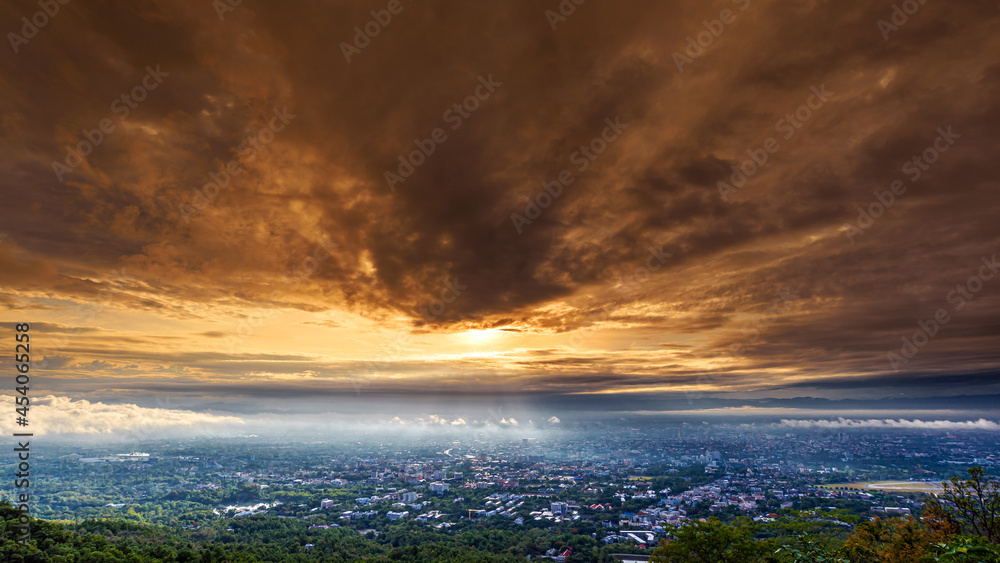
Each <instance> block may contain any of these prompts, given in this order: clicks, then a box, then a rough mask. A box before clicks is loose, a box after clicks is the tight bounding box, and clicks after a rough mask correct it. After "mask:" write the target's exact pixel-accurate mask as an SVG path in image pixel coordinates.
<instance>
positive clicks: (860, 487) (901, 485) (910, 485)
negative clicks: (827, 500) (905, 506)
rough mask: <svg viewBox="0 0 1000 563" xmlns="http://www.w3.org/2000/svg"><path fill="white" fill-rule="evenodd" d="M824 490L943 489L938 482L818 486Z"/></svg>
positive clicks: (915, 490) (907, 490)
mask: <svg viewBox="0 0 1000 563" xmlns="http://www.w3.org/2000/svg"><path fill="white" fill-rule="evenodd" d="M820 487H822V488H824V489H845V488H846V489H857V490H861V491H866V490H867V491H885V492H903V493H941V492H944V488H943V487H942V486H941V483H939V482H926V481H868V482H863V483H837V484H833V485H820Z"/></svg>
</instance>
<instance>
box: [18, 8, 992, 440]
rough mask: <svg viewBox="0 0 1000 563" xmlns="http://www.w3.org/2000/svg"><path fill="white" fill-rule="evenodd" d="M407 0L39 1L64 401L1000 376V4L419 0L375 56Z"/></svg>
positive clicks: (33, 189)
mask: <svg viewBox="0 0 1000 563" xmlns="http://www.w3.org/2000/svg"><path fill="white" fill-rule="evenodd" d="M387 4H389V3H388V2H380V1H372V2H356V1H355V2H343V1H311V2H305V1H301V0H291V1H284V2H280V3H277V2H263V1H260V0H244V1H243V2H242V3H241V4H239V5H236V6H234V7H232V9H229V7H228V6H227V5H226V4H223V3H222V2H221V1H219V2H215V3H214V4H213V2H211V1H210V0H197V1H186V0H185V1H177V0H140V1H134V2H70V3H69V4H67V5H60V11H59V13H57V14H56V15H55V16H53V17H51V18H43V17H42V16H38V17H37V18H36V20H37V21H40V22H44V23H45V25H43V26H41V27H40V28H39V29H37V32H36V33H33V31H34V30H33V29H32V27H31V26H30V25H29V26H25V22H24V21H23V20H22V19H21V18H22V17H28V18H29V20H30V19H31V17H32V15H33V14H35V13H36V12H38V11H39V7H38V5H37V4H36V3H35V2H31V1H27V0H14V1H12V2H5V3H4V4H3V7H2V8H0V21H2V22H3V26H2V29H3V31H4V32H5V33H7V32H11V33H13V34H16V35H11V34H8V35H7V43H8V44H7V45H4V48H3V49H2V50H4V53H3V55H2V56H0V91H2V94H3V95H2V96H0V120H2V127H0V150H2V155H3V156H2V158H0V167H2V170H0V172H2V173H0V196H2V202H3V203H2V206H0V320H2V321H3V322H4V326H5V327H7V331H6V332H5V333H4V334H7V335H8V338H9V341H12V340H13V338H12V334H13V332H12V330H10V329H11V326H12V323H14V322H31V323H32V328H31V334H32V347H33V350H32V352H33V353H34V356H33V359H34V361H35V362H36V364H37V366H36V368H35V372H34V373H35V374H36V383H35V385H36V386H37V387H38V390H39V392H44V393H51V394H52V395H53V397H55V398H53V399H51V401H55V402H54V403H52V404H53V405H57V404H59V403H58V401H60V400H64V399H65V398H69V399H70V400H73V401H76V402H75V403H73V404H75V405H77V406H78V407H80V408H84V407H86V408H93V407H94V405H100V404H104V403H99V402H98V403H93V402H91V403H81V402H79V401H87V400H89V401H104V402H105V403H113V402H126V403H139V402H142V401H146V402H147V407H150V408H152V407H155V405H154V404H152V403H151V402H150V401H151V399H150V397H162V396H173V397H183V396H199V397H201V398H202V400H203V401H206V403H205V404H209V403H211V404H215V405H216V406H219V407H220V408H222V407H225V406H226V405H228V406H229V407H233V405H235V404H238V403H239V402H240V401H241V400H243V399H245V398H248V397H256V398H258V399H259V398H262V397H264V398H266V397H273V398H274V400H275V401H284V402H285V403H284V404H285V407H287V408H294V407H289V406H288V405H289V404H292V402H294V401H295V400H296V398H310V399H312V400H319V399H321V398H322V397H325V396H330V397H333V396H346V397H377V396H380V394H392V395H393V396H397V397H404V398H405V397H409V396H412V397H417V396H422V397H426V396H434V397H451V396H465V395H476V394H480V395H481V394H487V395H489V394H512V395H521V396H532V395H535V396H543V395H544V396H567V395H572V396H577V397H582V396H584V395H588V396H589V397H588V399H587V400H588V401H591V402H590V403H588V404H594V405H597V404H598V403H599V401H597V400H596V399H594V397H593V396H594V395H599V396H603V397H607V398H608V399H607V400H609V401H614V402H615V405H617V406H622V405H627V404H628V401H623V400H622V399H623V398H622V395H625V396H626V398H627V397H631V396H634V397H636V398H637V400H638V398H639V397H650V396H657V394H674V396H687V397H691V396H693V395H694V396H697V397H699V398H701V397H722V396H726V397H746V398H753V397H756V398H765V397H772V398H777V397H798V396H812V397H828V398H846V397H850V398H871V399H877V398H881V397H941V396H946V395H974V394H975V395H980V394H986V393H996V392H998V391H1000V385H998V382H1000V380H998V379H997V373H998V372H1000V346H998V335H1000V278H998V279H996V280H990V279H987V278H991V277H992V276H993V275H994V273H993V271H992V270H991V269H990V268H989V267H987V266H986V264H989V263H990V262H991V260H992V259H993V257H994V256H995V255H996V254H997V253H998V251H1000V222H998V218H997V209H998V205H997V203H996V202H997V196H998V194H1000V180H998V177H1000V174H998V173H1000V165H998V160H997V150H998V148H1000V147H998V144H997V141H998V137H997V131H998V130H1000V108H998V105H997V102H996V100H998V99H1000V35H998V34H997V33H996V29H997V28H998V26H1000V5H998V4H997V3H996V2H995V1H994V0H962V1H959V2H944V1H942V0H929V1H928V2H926V3H924V4H922V5H918V4H917V3H916V2H907V3H903V4H905V8H906V9H907V10H909V11H911V12H912V11H913V8H915V7H917V6H919V9H918V10H917V11H916V12H914V13H912V14H909V15H907V14H906V13H905V12H903V11H898V13H895V14H894V5H893V3H892V2H891V1H888V0H878V1H875V2H861V1H855V2H834V1H832V0H830V1H824V0H803V1H780V0H779V1H767V0H749V1H747V0H738V1H729V0H725V1H722V0H719V1H714V2H707V3H706V2H701V1H694V0H679V1H674V2H660V1H652V0H648V1H647V0H634V1H629V2H608V1H602V0H589V1H588V2H585V3H583V4H582V5H580V6H577V7H576V8H575V12H574V13H571V14H568V15H567V16H566V17H559V18H557V17H555V15H554V14H557V13H558V11H559V10H560V4H559V3H558V2H557V1H556V0H544V1H536V0H524V1H521V0H515V1H509V2H501V3H496V2H490V3H482V2H459V1H457V0H456V1H435V0H418V1H416V2H411V1H410V0H402V2H401V4H400V5H399V6H401V7H402V11H401V12H399V13H397V14H395V15H394V16H392V19H391V21H390V22H389V23H388V25H386V26H385V27H384V28H382V29H381V30H380V31H379V32H378V35H377V36H376V37H374V38H371V39H370V41H367V44H364V43H360V42H359V44H361V45H363V47H362V48H360V49H353V52H351V53H349V58H350V61H348V60H347V58H348V57H345V48H346V47H345V46H344V45H343V43H345V42H348V43H353V42H354V41H355V36H356V35H357V31H356V30H355V27H356V26H358V27H362V28H363V27H364V26H365V25H366V23H368V22H369V21H371V20H372V15H371V14H370V12H371V11H372V10H376V11H379V10H384V9H385V8H386V6H387ZM903 4H900V5H901V6H902V5H903ZM570 5H571V3H570V2H568V1H566V2H563V7H562V9H563V10H565V11H566V12H569V9H568V6H570ZM223 7H225V9H223ZM547 10H551V11H552V12H551V13H549V14H547V13H546V11H547ZM724 10H727V11H726V12H724ZM720 17H721V18H724V19H725V20H726V23H721V22H719V23H713V20H718V19H720ZM893 18H895V19H893ZM46 19H48V20H49V21H47V22H45V20H46ZM880 20H882V22H883V23H881V24H880ZM904 20H905V21H904ZM706 22H707V23H706ZM893 22H895V24H897V25H891V24H892V23H893ZM375 27H378V26H375V24H372V25H371V26H369V28H370V29H375ZM24 28H26V29H24ZM553 28H554V29H553ZM709 28H714V29H715V32H716V35H717V36H716V35H712V32H711V31H708V29H709ZM699 34H700V39H701V40H702V41H703V43H705V44H708V43H709V40H711V41H710V42H711V44H710V45H708V47H705V48H702V47H698V46H695V45H694V44H693V43H691V42H692V41H697V40H698V39H699ZM20 35H23V38H19V37H17V36H20ZM29 36H30V37H29ZM689 38H691V39H689ZM15 51H16V52H15ZM685 57H686V58H685ZM150 70H152V71H156V73H157V75H156V77H147V74H148V73H149V72H150ZM144 80H145V83H146V86H147V87H148V86H150V85H152V86H154V88H152V89H147V88H144V87H143V86H142V84H143V83H144ZM484 82H485V83H487V84H490V86H489V88H487V87H486V86H484V85H482V84H483V83H484ZM133 91H135V92H137V93H138V96H137V98H143V99H142V101H131V100H130V101H129V102H130V103H131V104H132V105H134V106H135V107H129V106H128V105H126V104H125V102H122V101H118V102H116V100H120V98H121V97H122V96H123V95H126V94H129V93H130V92H133ZM477 92H478V93H479V94H480V96H481V98H485V99H482V100H468V102H467V103H468V104H470V107H475V110H474V111H472V112H471V113H469V112H465V110H462V112H465V113H464V115H465V117H462V116H461V114H459V113H457V112H454V110H452V112H451V113H448V110H450V109H452V108H453V106H454V105H455V104H456V103H463V101H464V100H466V98H468V97H469V96H475V95H476V93H477ZM814 92H821V93H823V97H822V98H820V97H817V95H816V94H815V93H814ZM129 95H130V94H129ZM807 103H811V104H812V108H811V109H806V108H802V107H801V106H803V105H804V104H807ZM125 109H128V112H127V116H126V112H125ZM796 111H798V117H795V113H796ZM278 114H282V115H284V116H285V117H284V121H281V120H279V119H276V115H278ZM788 114H792V116H791V118H790V119H789V117H787V115H788ZM456 116H459V117H456ZM102 120H107V121H104V122H103V123H104V124H105V126H106V127H107V126H113V127H114V130H113V131H111V132H108V133H104V134H103V139H101V141H100V142H99V143H97V146H96V147H93V149H92V150H90V147H89V146H88V142H87V141H86V139H87V136H86V135H85V133H84V131H90V130H93V129H95V128H98V127H100V126H101V123H102ZM792 121H794V122H795V126H791V125H789V124H790V123H791V122H792ZM609 122H610V123H615V122H617V123H619V124H620V125H619V126H618V130H617V131H612V130H611V129H609V128H608V125H607V123H609ZM271 124H273V125H275V126H276V128H280V130H279V131H277V132H276V133H274V134H273V135H272V134H271V133H270V131H268V132H267V133H264V136H263V137H262V138H263V141H259V140H258V141H255V142H256V143H257V149H255V150H254V151H253V154H252V155H251V153H250V151H248V150H246V149H247V147H248V146H251V145H247V144H246V143H245V142H244V141H245V139H246V138H247V137H248V136H258V135H259V132H260V131H261V129H262V128H266V127H268V126H269V125H271ZM437 128H440V129H442V132H443V133H444V134H445V135H446V139H445V140H444V141H443V142H442V143H440V144H438V145H437V146H436V148H435V150H434V153H433V154H431V155H430V156H428V157H426V158H421V159H420V160H422V162H421V163H420V164H419V165H418V166H416V167H414V168H415V169H414V170H413V172H412V174H409V176H408V177H407V178H405V181H402V182H394V185H393V188H392V189H390V187H389V185H388V184H387V180H386V172H387V171H389V172H394V173H399V166H400V163H399V157H400V155H408V154H409V153H410V152H411V151H413V150H416V148H417V147H416V145H415V144H414V140H415V139H418V140H419V139H427V138H430V137H432V135H433V132H434V130H435V129H437ZM602 134H604V135H605V137H606V138H608V139H610V138H614V139H615V140H614V141H612V142H610V143H607V144H606V146H605V143H603V141H602V142H597V143H595V144H594V145H593V146H595V147H596V149H597V150H601V149H602V148H603V153H601V154H599V155H598V154H594V155H593V156H594V157H595V158H594V160H593V161H592V162H591V161H589V160H587V163H588V166H587V168H586V169H585V170H581V168H582V166H581V164H580V163H581V162H583V161H581V157H580V155H579V154H576V155H574V153H576V151H578V150H579V149H580V147H581V145H591V143H592V141H593V140H594V139H595V138H598V137H600V136H601V135H602ZM96 135H97V133H91V134H90V136H91V137H92V138H94V139H96V138H97V137H96ZM942 135H946V136H944V137H942ZM272 137H273V138H272ZM439 138H440V137H439ZM258 139H260V137H258ZM267 141H269V142H267ZM81 143H82V144H81ZM935 143H937V146H938V148H939V149H940V148H944V149H947V150H946V151H945V152H940V153H938V152H935V150H933V149H932V150H930V151H929V152H927V153H926V154H927V156H928V157H929V160H934V161H935V162H933V164H929V163H927V164H925V163H923V162H921V163H920V166H919V167H918V165H917V164H914V163H912V159H913V158H914V156H918V155H923V154H925V151H927V150H928V149H929V148H932V147H934V146H935ZM78 144H81V145H80V146H82V147H83V149H84V152H87V153H89V154H87V155H86V156H82V158H79V159H78V158H77V156H76V155H70V151H71V150H72V149H70V148H68V147H72V146H76V145H78ZM762 147H769V148H771V149H772V151H771V152H770V153H767V152H766V151H764V150H762ZM748 150H749V151H751V153H755V154H757V155H758V157H759V156H760V155H763V154H765V153H766V154H767V158H768V161H767V163H766V164H764V165H762V166H760V167H759V169H758V170H756V171H752V174H751V175H750V177H749V179H747V180H746V181H745V183H744V182H742V178H736V180H737V181H740V185H739V187H738V189H732V190H731V189H729V188H728V187H727V186H725V185H720V182H727V183H732V181H733V178H732V176H733V171H732V169H731V167H732V166H734V165H735V166H737V167H739V166H742V165H743V163H744V161H746V160H747V159H749V158H750V153H748V152H747V151H748ZM908 161H909V162H911V164H909V165H908V166H907V162H908ZM229 162H233V163H234V164H231V165H230V166H231V167H233V168H235V167H236V166H237V164H235V163H238V167H239V168H238V170H239V174H237V175H236V176H234V177H232V178H230V179H229V180H228V182H227V183H226V185H225V186H223V187H222V189H221V190H219V191H218V193H217V194H216V193H215V192H213V191H209V192H208V193H206V192H205V191H204V186H205V185H206V184H207V183H209V182H210V181H211V180H212V177H211V175H213V174H214V175H216V176H221V171H223V170H224V169H225V167H226V165H227V163H229ZM55 163H58V165H56V166H54V164H55ZM564 170H565V171H567V172H566V173H564V178H572V183H571V184H568V185H566V186H565V187H564V188H562V191H561V193H560V192H558V191H556V190H554V191H555V193H558V194H559V195H558V197H555V198H549V197H547V195H544V196H541V197H539V194H542V193H544V192H543V190H544V184H551V183H552V182H554V181H556V180H557V179H558V178H559V176H560V173H561V172H562V171H564ZM747 170H751V168H750V166H749V165H747ZM918 171H919V177H917V172H918ZM406 172H408V171H406ZM896 180H900V181H901V182H902V183H901V184H895V185H896V187H897V189H900V188H905V190H906V191H905V192H903V193H902V194H901V195H895V196H893V197H894V199H895V201H894V202H893V203H892V205H891V206H890V207H889V209H888V210H884V208H882V207H880V206H881V204H875V205H873V203H874V202H877V201H878V200H877V199H876V196H875V195H873V192H885V193H886V194H889V193H891V192H889V190H890V188H891V187H892V186H893V185H894V184H893V183H894V181H896ZM733 187H734V188H736V186H735V185H734V186H733ZM720 188H721V189H720ZM198 190H202V191H201V193H200V194H199V192H198ZM882 197H883V199H885V201H888V199H887V198H888V197H889V196H888V195H883V196H882ZM529 202H537V203H541V204H543V205H545V206H546V207H545V208H544V209H542V208H538V209H535V208H533V207H531V206H529ZM859 206H862V207H864V208H866V209H869V208H870V209H872V210H873V213H875V214H876V215H879V216H878V218H875V219H873V221H871V222H868V220H867V218H863V220H862V226H863V227H864V229H861V228H859V227H858V226H857V225H858V221H859ZM883 211H884V213H883ZM537 212H540V215H538V214H537ZM515 215H516V216H515ZM521 217H523V218H524V220H521ZM852 226H853V227H852ZM984 260H985V262H984ZM649 266H651V267H649ZM994 267H995V266H994ZM980 276H982V277H980ZM970 278H978V279H973V280H972V281H970ZM959 284H961V285H963V286H965V285H967V284H968V286H969V287H970V288H971V289H972V290H978V291H977V292H975V293H972V292H969V293H968V294H967V295H968V298H961V299H960V298H959V297H957V296H958V295H959V294H957V293H954V294H951V296H950V297H949V292H951V291H952V290H954V289H955V288H956V286H957V285H959ZM453 287H454V288H457V291H456V290H452V289H449V288H453ZM963 291H968V290H963ZM442 297H444V299H442ZM435 299H439V300H441V301H437V302H436V301H435ZM962 301H964V302H965V303H964V305H962ZM941 309H943V310H944V312H945V313H947V315H948V317H947V319H948V320H947V322H945V323H943V326H941V327H940V328H939V330H937V331H936V334H935V335H934V336H933V338H930V339H929V341H928V342H926V343H925V344H924V339H923V337H922V336H918V341H919V343H921V344H923V345H922V346H921V347H920V348H919V351H918V353H917V354H916V355H913V357H912V359H908V360H907V361H905V363H904V362H902V361H896V362H893V360H892V359H891V357H890V355H889V354H890V353H891V352H894V353H896V354H900V356H901V357H902V354H903V350H901V348H902V347H903V345H904V344H903V340H902V338H903V337H909V338H913V336H914V332H915V331H918V330H919V329H920V327H919V326H918V323H919V322H920V321H923V320H926V319H931V318H933V317H934V315H935V313H936V312H937V311H938V310H941ZM9 345H10V346H11V348H12V347H13V344H9ZM911 355H912V354H911ZM893 363H895V364H896V365H893ZM611 395H614V397H611ZM81 405H82V406H81ZM648 406H649V405H648V404H644V406H643V408H647V407H648ZM234 408H235V407H234ZM625 408H627V407H625ZM196 422H197V421H194V422H192V423H196Z"/></svg>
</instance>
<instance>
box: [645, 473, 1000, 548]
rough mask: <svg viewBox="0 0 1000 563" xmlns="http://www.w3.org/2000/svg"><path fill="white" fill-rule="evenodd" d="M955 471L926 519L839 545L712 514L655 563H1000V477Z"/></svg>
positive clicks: (677, 537)
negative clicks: (769, 532)
mask: <svg viewBox="0 0 1000 563" xmlns="http://www.w3.org/2000/svg"><path fill="white" fill-rule="evenodd" d="M968 473H969V477H968V479H960V478H958V477H953V478H952V479H951V480H950V481H949V482H946V483H945V485H944V489H945V490H944V493H943V494H942V495H941V497H940V498H938V499H934V500H931V501H930V502H928V503H927V505H926V506H925V510H924V513H923V517H922V518H921V520H919V521H918V520H916V519H914V518H911V517H907V518H897V519H892V520H880V519H875V520H873V521H871V522H865V523H862V524H860V525H859V526H857V527H856V528H855V529H854V532H853V533H852V534H851V535H850V536H849V537H848V538H847V540H846V541H844V542H843V543H842V544H840V545H836V544H835V542H831V541H827V538H822V537H812V536H805V535H802V536H799V537H798V538H797V539H796V541H794V542H782V543H778V540H776V539H773V538H771V539H768V538H764V537H762V536H764V535H765V533H766V527H765V526H764V525H761V524H756V523H753V522H750V521H747V520H743V521H737V522H735V523H734V524H732V525H726V524H723V523H721V522H720V521H719V520H717V519H714V518H710V519H708V520H707V521H704V522H695V523H692V524H691V525H688V526H684V527H682V528H681V529H680V530H678V531H677V532H676V533H675V534H674V537H673V539H672V540H671V541H667V542H664V543H662V544H661V545H660V546H659V547H657V548H656V549H655V550H654V552H653V557H652V559H651V561H653V562H654V563H765V562H767V563H771V562H774V563H779V562H784V563H929V562H935V561H941V562H955V563H959V562H961V563H1000V547H998V544H1000V531H998V528H997V525H998V523H997V514H998V513H1000V482H998V481H997V480H996V479H991V478H989V477H988V476H987V475H986V472H985V471H984V470H983V469H982V468H981V467H973V468H971V469H969V471H968Z"/></svg>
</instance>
